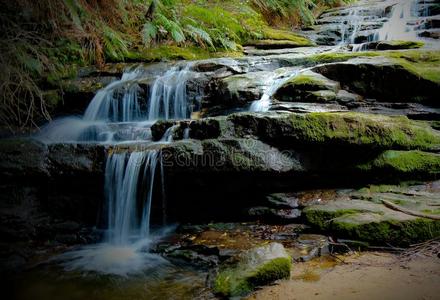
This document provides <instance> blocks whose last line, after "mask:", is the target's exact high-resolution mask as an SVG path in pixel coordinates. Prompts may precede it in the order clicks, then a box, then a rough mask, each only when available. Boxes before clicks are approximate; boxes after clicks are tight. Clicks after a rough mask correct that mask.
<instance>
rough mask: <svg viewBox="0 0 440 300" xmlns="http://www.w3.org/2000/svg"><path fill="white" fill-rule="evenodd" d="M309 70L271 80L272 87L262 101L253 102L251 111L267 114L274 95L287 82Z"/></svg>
mask: <svg viewBox="0 0 440 300" xmlns="http://www.w3.org/2000/svg"><path fill="white" fill-rule="evenodd" d="M308 69H309V68H306V69H302V70H298V69H296V70H293V71H291V72H288V73H287V74H281V75H278V76H274V77H271V78H269V82H271V83H270V85H268V87H267V88H266V89H265V91H264V92H263V96H261V98H260V100H256V101H253V102H252V103H251V106H250V107H249V111H253V112H265V111H268V110H269V109H270V104H271V102H272V96H273V94H274V93H275V92H276V91H277V90H278V89H279V88H280V87H281V86H282V85H283V84H284V83H286V82H287V81H289V80H290V79H292V78H293V77H295V76H297V75H298V74H299V73H300V72H302V71H305V70H308Z"/></svg>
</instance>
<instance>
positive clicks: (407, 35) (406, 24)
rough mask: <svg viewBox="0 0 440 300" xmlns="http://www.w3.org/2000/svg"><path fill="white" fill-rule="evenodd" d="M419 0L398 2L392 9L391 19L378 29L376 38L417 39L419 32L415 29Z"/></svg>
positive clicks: (386, 39)
mask: <svg viewBox="0 0 440 300" xmlns="http://www.w3.org/2000/svg"><path fill="white" fill-rule="evenodd" d="M416 6H417V1H414V0H403V1H399V2H397V3H396V4H395V5H394V6H393V9H392V12H391V16H390V18H389V20H388V21H387V22H386V23H385V24H384V25H383V27H382V28H380V29H379V30H378V31H377V37H376V40H378V41H391V40H405V41H413V40H417V39H418V37H417V33H416V31H415V30H414V28H415V26H416V22H415V20H414V18H416V17H418V16H417V14H416V11H415V8H416Z"/></svg>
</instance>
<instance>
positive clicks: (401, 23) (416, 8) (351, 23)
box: [339, 0, 438, 52]
mask: <svg viewBox="0 0 440 300" xmlns="http://www.w3.org/2000/svg"><path fill="white" fill-rule="evenodd" d="M421 5H423V2H422V1H418V0H399V1H396V0H388V1H385V2H384V4H383V6H382V7H383V10H384V12H383V14H385V9H386V8H387V7H391V12H390V14H389V16H388V19H387V20H386V21H385V22H384V23H383V25H382V26H381V27H380V28H378V29H375V30H372V32H370V33H369V34H368V38H367V40H368V41H367V42H363V43H357V42H356V38H357V37H358V36H359V34H360V33H361V28H362V24H367V23H368V22H371V21H375V19H376V17H371V16H365V15H363V14H362V13H361V9H362V6H358V5H356V6H353V7H352V8H349V12H348V15H347V16H346V17H345V18H343V19H342V20H341V24H340V25H339V28H340V33H341V42H340V44H339V45H340V46H343V45H352V51H354V52H357V51H365V50H368V44H369V43H370V42H378V41H398V40H399V41H416V42H417V41H422V42H425V43H427V44H428V46H429V45H431V44H432V45H438V42H436V41H432V40H430V41H428V40H427V39H424V38H421V37H419V36H418V30H419V28H420V26H421V25H422V23H423V17H425V16H426V11H422V10H421V9H420V7H421ZM364 34H365V33H364Z"/></svg>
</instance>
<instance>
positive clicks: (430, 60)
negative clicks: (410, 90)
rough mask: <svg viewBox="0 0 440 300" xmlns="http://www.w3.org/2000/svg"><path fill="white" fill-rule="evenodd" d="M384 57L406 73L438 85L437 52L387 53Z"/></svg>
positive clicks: (439, 53) (439, 64) (439, 61)
mask: <svg viewBox="0 0 440 300" xmlns="http://www.w3.org/2000/svg"><path fill="white" fill-rule="evenodd" d="M385 55H386V56H387V57H390V58H391V59H392V60H393V61H394V62H396V63H398V64H400V65H401V66H403V67H404V68H405V69H407V70H408V71H410V72H413V73H414V74H416V75H418V76H420V77H422V78H424V79H427V80H431V81H433V82H436V83H440V52H439V51H420V50H410V51H387V52H386V53H385Z"/></svg>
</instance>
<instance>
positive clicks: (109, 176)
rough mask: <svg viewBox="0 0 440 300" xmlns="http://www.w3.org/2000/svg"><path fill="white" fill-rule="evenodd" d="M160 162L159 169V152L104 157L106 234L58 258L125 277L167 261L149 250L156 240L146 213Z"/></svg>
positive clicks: (68, 267) (74, 267)
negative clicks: (100, 241) (105, 161)
mask: <svg viewBox="0 0 440 300" xmlns="http://www.w3.org/2000/svg"><path fill="white" fill-rule="evenodd" d="M158 164H159V165H160V170H161V172H163V169H162V158H161V155H160V152H159V151H157V150H147V151H138V152H131V153H129V152H120V153H119V152H118V153H110V154H109V155H108V157H107V163H106V168H105V199H106V206H105V208H106V210H107V225H108V228H107V232H106V237H105V239H104V241H103V242H102V243H99V244H95V245H88V246H84V247H82V248H80V249H78V250H74V251H70V252H66V253H64V254H62V255H61V256H59V257H57V259H59V260H61V261H62V264H63V265H64V267H65V268H66V270H81V271H90V272H98V273H103V274H112V275H120V276H127V275H129V274H140V273H142V272H145V271H146V270H151V269H153V268H156V267H157V266H159V265H162V266H163V265H166V264H167V261H166V260H164V259H163V258H162V257H160V256H158V255H155V254H151V253H148V249H149V247H150V244H151V243H153V242H154V238H155V237H154V236H152V235H151V234H150V213H151V204H152V201H153V192H154V185H155V182H154V180H155V177H156V171H157V169H158ZM161 179H162V180H163V173H162V174H161ZM162 189H163V185H162ZM162 192H163V191H162ZM164 233H166V231H165V232H164Z"/></svg>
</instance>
